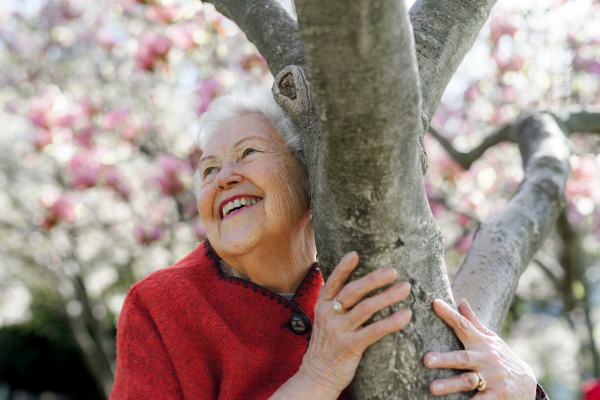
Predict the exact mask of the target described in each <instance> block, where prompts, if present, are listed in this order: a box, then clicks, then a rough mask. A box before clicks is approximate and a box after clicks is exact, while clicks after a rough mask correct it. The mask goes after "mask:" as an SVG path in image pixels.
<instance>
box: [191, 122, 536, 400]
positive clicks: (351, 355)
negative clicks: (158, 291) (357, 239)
mask: <svg viewBox="0 0 600 400" xmlns="http://www.w3.org/2000/svg"><path fill="white" fill-rule="evenodd" d="M199 173H200V174H201V177H202V184H201V188H200V195H199V202H198V208H199V211H200V215H201V216H202V220H203V222H204V225H205V227H206V232H207V235H208V238H209V240H210V242H211V244H212V245H213V247H214V249H215V250H216V252H217V254H219V255H220V256H221V257H222V259H223V261H224V267H225V268H226V269H228V272H230V273H231V270H232V269H235V271H237V272H238V273H239V274H240V275H242V276H243V277H244V278H246V279H250V280H252V281H253V282H255V283H257V284H259V285H261V286H264V287H266V288H268V289H271V290H273V291H276V292H279V293H292V292H295V291H296V289H297V288H298V286H299V285H300V283H301V282H302V280H303V279H304V277H305V276H306V274H307V272H308V270H309V269H310V267H311V265H312V264H313V262H314V261H315V259H316V247H315V242H314V233H313V230H312V225H311V223H310V217H309V216H310V197H309V194H308V193H309V190H308V177H307V176H306V174H305V172H304V171H303V169H302V166H301V164H300V162H299V161H298V160H297V159H295V158H294V156H293V154H292V152H291V151H289V149H287V148H286V146H285V142H284V141H283V139H282V137H281V136H280V135H279V134H278V133H277V131H276V130H275V129H274V127H273V126H272V125H271V124H270V122H269V121H268V120H267V119H266V118H265V117H264V116H263V115H261V114H248V115H243V116H241V117H238V118H235V119H232V120H230V121H229V122H227V123H226V124H224V125H223V126H222V127H221V128H220V129H219V130H218V131H217V132H216V133H215V134H214V135H213V136H212V137H211V138H210V139H209V141H208V143H207V145H206V148H205V149H203V156H202V159H201V160H200V163H199ZM232 196H247V197H252V198H254V199H258V200H259V201H258V202H257V203H256V204H254V205H252V206H248V207H244V208H241V209H240V210H238V211H236V212H235V213H232V214H231V215H227V216H223V214H222V209H221V207H222V205H223V202H224V201H226V200H227V201H228V199H230V198H231V197H232ZM358 261H359V258H358V255H357V254H356V252H351V253H348V254H346V255H345V256H344V257H343V258H342V260H341V261H340V263H339V264H338V265H337V267H336V268H335V270H334V271H333V273H332V274H331V276H330V277H329V279H328V280H327V283H326V284H325V285H324V286H323V287H322V288H321V290H320V292H319V298H318V300H317V303H316V305H315V322H314V325H313V332H312V335H311V340H310V343H309V348H308V351H307V352H306V355H305V356H304V359H303V361H302V365H301V367H300V370H299V371H298V372H297V373H296V375H294V376H293V377H292V378H290V379H289V380H288V381H287V382H286V383H285V384H284V385H282V386H281V387H280V388H279V390H277V392H276V393H274V394H273V396H272V397H271V400H276V399H286V400H291V399H303V400H304V399H306V398H311V397H312V398H318V399H321V400H323V399H337V398H338V397H339V395H340V393H341V392H342V391H343V390H344V389H345V388H346V387H347V386H348V385H349V384H350V382H351V381H352V379H353V377H354V374H355V372H356V368H357V366H358V364H359V362H360V359H361V357H362V354H363V352H364V351H365V349H366V348H367V347H368V346H370V345H371V344H373V343H375V342H376V341H378V340H379V339H381V338H382V337H383V336H385V335H387V334H389V333H392V332H395V331H397V330H399V329H402V328H404V327H405V326H406V325H407V324H408V323H409V322H410V318H411V312H410V311H409V310H401V311H398V312H396V313H394V314H392V315H390V316H389V317H387V318H385V319H382V320H379V321H377V322H374V323H372V324H370V325H367V326H363V324H364V323H365V322H366V321H367V320H369V319H370V318H371V317H372V316H373V315H374V314H375V313H376V312H378V311H380V310H382V309H384V308H386V307H388V306H390V305H392V304H394V303H397V302H399V301H402V300H403V299H404V298H406V296H408V294H409V293H410V285H409V284H407V283H406V282H399V283H397V282H394V281H395V280H396V271H395V270H394V269H393V268H384V269H380V270H377V271H373V272H371V273H370V274H368V275H366V276H364V277H362V278H360V279H357V280H355V281H353V282H350V283H348V284H346V281H347V280H348V277H349V276H350V274H351V273H352V271H353V270H354V269H355V268H356V267H357V265H358ZM282 266H285V268H282ZM388 285H389V287H387V288H386V289H385V290H383V291H381V292H379V293H377V294H376V295H374V296H372V297H368V298H365V296H366V295H367V294H368V293H370V292H372V291H374V290H377V289H382V288H385V287H386V286H388ZM336 300H337V301H338V302H339V303H340V304H341V305H342V310H341V311H336V310H334V308H333V304H334V301H336ZM433 307H434V310H435V312H436V313H437V315H438V316H440V317H441V318H442V319H443V320H444V321H446V323H448V324H449V325H450V326H451V327H452V328H453V329H454V331H455V332H456V334H457V335H458V337H459V339H460V340H461V341H462V342H463V344H464V345H465V348H466V350H465V351H462V352H451V353H428V354H427V355H426V356H425V358H424V362H425V365H426V366H428V367H430V368H457V369H471V370H475V371H478V372H479V373H480V374H481V375H482V376H483V377H484V379H486V381H487V389H486V390H484V391H482V392H481V393H479V394H478V395H477V396H475V398H476V399H478V400H485V399H488V400H492V399H498V400H499V399H519V400H521V399H523V400H525V399H528V400H533V399H534V398H535V386H536V381H535V377H533V373H532V372H531V369H530V368H529V367H528V366H527V365H526V364H525V363H523V362H522V361H521V360H519V359H518V358H517V357H516V356H515V355H514V354H513V353H512V351H511V350H510V349H509V348H508V346H506V344H505V343H504V342H503V341H502V340H501V339H500V338H499V337H498V336H496V335H495V334H494V333H493V332H491V331H489V330H487V329H486V328H485V327H484V326H483V325H482V324H481V323H480V322H479V320H477V317H476V316H475V314H474V313H473V311H472V310H471V309H470V308H469V306H468V304H467V303H466V301H463V302H462V303H461V305H460V310H461V312H462V313H463V315H464V316H461V315H460V314H458V313H456V312H455V311H454V310H452V309H451V308H450V307H449V306H447V305H446V304H445V303H443V302H442V301H441V300H436V301H435V302H434V305H433ZM477 383H478V376H477V375H476V374H474V373H472V372H468V373H464V374H462V375H460V376H458V377H454V378H450V379H446V380H439V381H434V382H432V384H431V390H432V393H434V394H436V395H441V394H447V393H453V392H458V391H467V390H472V389H474V388H476V387H477ZM439 384H442V385H443V388H441V389H439V388H438V386H437V385H439Z"/></svg>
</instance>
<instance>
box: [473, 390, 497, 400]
mask: <svg viewBox="0 0 600 400" xmlns="http://www.w3.org/2000/svg"><path fill="white" fill-rule="evenodd" d="M501 398H502V397H501V396H498V393H494V391H493V390H490V389H486V390H483V391H481V392H479V393H477V394H476V395H475V396H473V397H471V398H470V399H469V400H497V399H501Z"/></svg>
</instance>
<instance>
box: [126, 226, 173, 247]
mask: <svg viewBox="0 0 600 400" xmlns="http://www.w3.org/2000/svg"><path fill="white" fill-rule="evenodd" d="M164 234H165V228H164V227H163V226H162V225H157V224H151V223H149V222H143V221H141V222H138V223H137V224H135V227H134V228H133V237H134V238H135V240H136V241H137V242H138V243H141V244H143V245H147V244H149V243H152V242H157V241H159V240H161V239H162V237H163V235H164Z"/></svg>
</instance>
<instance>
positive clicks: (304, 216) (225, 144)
mask: <svg viewBox="0 0 600 400" xmlns="http://www.w3.org/2000/svg"><path fill="white" fill-rule="evenodd" d="M199 173H200V174H201V177H202V184H201V187H200V194H199V196H198V197H199V200H198V210H199V212H200V215H201V216H202V221H203V222H204V226H205V228H206V233H207V236H208V239H209V240H210V243H211V244H212V246H213V247H214V249H215V251H216V252H217V254H219V256H221V257H222V259H223V261H224V263H225V267H226V268H233V269H235V270H236V271H237V272H238V273H240V274H241V275H242V276H243V277H244V278H247V279H250V280H252V281H253V282H255V283H257V284H259V285H261V286H264V287H266V288H267V289H270V290H273V291H275V292H278V293H293V292H295V291H296V289H297V288H298V286H299V285H300V283H301V282H302V280H303V279H304V277H305V276H306V274H307V272H308V270H309V269H310V267H311V265H312V264H313V263H314V262H315V260H316V247H315V243H314V233H313V230H312V225H311V223H310V219H309V215H310V198H309V195H308V193H309V190H308V177H307V176H306V174H305V172H304V171H303V169H302V165H301V164H300V162H299V161H298V160H297V159H296V158H295V157H294V156H293V154H292V153H291V151H289V150H288V149H287V148H286V146H285V142H284V141H283V139H282V137H281V136H280V135H279V133H277V131H276V130H275V128H274V127H273V125H271V123H270V122H269V121H268V120H267V119H266V118H265V117H264V116H263V115H262V114H247V115H243V116H241V117H238V118H235V119H232V120H230V121H229V122H227V123H226V124H224V125H223V126H222V127H221V128H220V129H219V130H218V131H217V132H216V133H214V134H213V136H212V137H211V138H210V139H209V141H208V143H207V145H206V148H205V149H203V155H202V158H201V159H200V162H199ZM236 195H244V196H248V197H254V198H257V199H260V201H259V202H258V203H256V204H254V205H252V206H250V207H244V208H242V209H241V210H239V211H238V212H237V213H235V215H234V214H232V215H228V216H227V217H225V218H223V217H222V215H221V209H220V205H221V204H222V202H223V201H224V200H226V199H228V198H231V197H232V196H236ZM282 265H283V266H286V268H282V267H281V266H282ZM229 272H231V271H229Z"/></svg>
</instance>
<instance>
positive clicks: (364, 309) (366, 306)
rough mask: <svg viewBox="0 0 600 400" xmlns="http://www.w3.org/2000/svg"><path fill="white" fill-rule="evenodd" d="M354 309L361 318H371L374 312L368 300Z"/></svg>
mask: <svg viewBox="0 0 600 400" xmlns="http://www.w3.org/2000/svg"><path fill="white" fill-rule="evenodd" d="M354 309H355V310H356V314H358V316H359V317H360V318H363V319H365V318H370V317H371V315H373V311H372V308H371V306H370V302H369V301H367V300H364V301H361V302H360V303H358V304H357V305H356V306H355V307H354Z"/></svg>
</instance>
